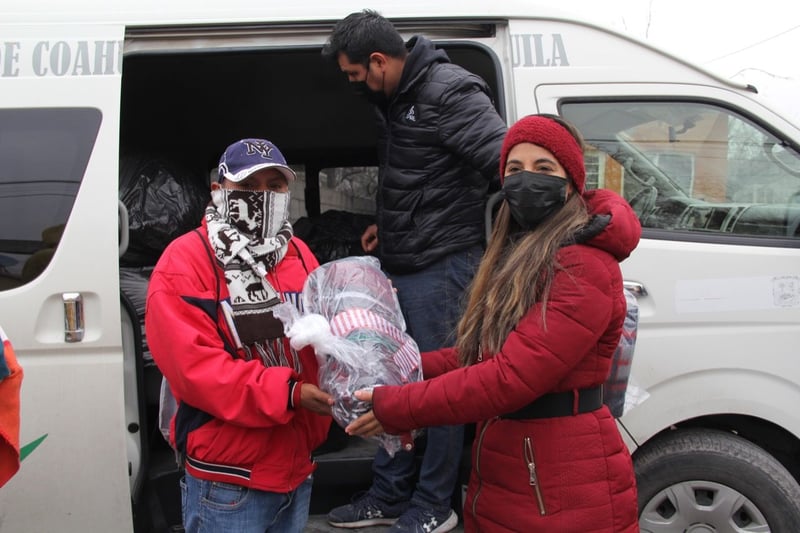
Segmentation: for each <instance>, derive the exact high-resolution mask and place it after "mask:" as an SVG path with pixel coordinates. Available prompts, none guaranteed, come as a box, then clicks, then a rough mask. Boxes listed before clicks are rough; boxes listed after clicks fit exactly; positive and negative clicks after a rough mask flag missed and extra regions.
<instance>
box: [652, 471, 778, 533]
mask: <svg viewBox="0 0 800 533" xmlns="http://www.w3.org/2000/svg"><path fill="white" fill-rule="evenodd" d="M639 528H640V529H641V531H642V533H675V532H678V531H681V532H684V533H769V531H770V529H769V525H768V524H767V520H766V519H765V518H764V515H763V514H761V511H759V510H758V508H757V507H756V506H755V505H754V504H753V502H751V501H750V500H749V499H747V498H746V497H745V496H744V495H743V494H742V493H740V492H738V491H736V490H734V489H732V488H730V487H726V486H725V485H720V484H719V483H714V482H711V481H684V482H683V483H678V484H675V485H671V486H669V487H667V488H666V489H664V490H662V491H661V492H659V493H658V494H656V495H655V496H654V497H653V498H652V499H651V500H650V501H649V502H647V505H645V507H644V509H643V510H642V514H641V516H640V517H639Z"/></svg>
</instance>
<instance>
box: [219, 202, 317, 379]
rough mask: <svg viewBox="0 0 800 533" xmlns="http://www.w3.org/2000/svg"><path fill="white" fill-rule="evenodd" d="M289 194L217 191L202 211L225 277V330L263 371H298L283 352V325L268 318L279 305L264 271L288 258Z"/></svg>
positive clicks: (294, 357)
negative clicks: (227, 298) (266, 368)
mask: <svg viewBox="0 0 800 533" xmlns="http://www.w3.org/2000/svg"><path fill="white" fill-rule="evenodd" d="M288 213H289V193H275V192H271V191H262V192H251V191H239V190H231V189H217V190H214V191H212V192H211V203H209V205H208V207H207V208H206V213H205V220H206V224H207V225H208V240H209V242H210V243H211V248H212V249H213V250H214V255H215V256H216V258H217V261H218V262H219V263H220V265H222V268H223V270H224V272H225V281H226V283H227V285H228V291H229V292H230V304H229V305H228V304H227V302H223V311H225V313H226V319H228V325H229V326H230V329H231V332H232V334H233V336H234V338H235V340H236V343H237V345H239V346H240V347H242V348H243V349H244V351H245V353H246V354H247V359H253V358H255V357H258V358H259V359H260V360H261V361H262V362H263V363H264V365H265V366H289V367H294V369H295V370H296V371H297V372H301V371H302V369H301V368H300V361H299V358H298V357H297V354H296V353H292V354H291V361H292V363H290V362H289V358H288V357H287V354H286V353H285V348H284V343H283V336H284V334H283V324H282V322H281V321H280V320H278V319H277V318H275V317H274V316H273V315H272V310H271V309H272V308H273V307H274V306H276V305H277V304H279V303H281V297H280V295H279V294H278V291H276V290H275V288H274V287H273V286H272V284H270V282H269V281H268V280H267V272H269V270H270V269H272V268H274V267H275V265H277V264H278V263H279V262H280V261H281V259H283V257H284V256H285V255H286V251H287V249H288V243H289V240H290V239H291V238H292V234H293V232H292V225H291V224H290V223H289V220H288Z"/></svg>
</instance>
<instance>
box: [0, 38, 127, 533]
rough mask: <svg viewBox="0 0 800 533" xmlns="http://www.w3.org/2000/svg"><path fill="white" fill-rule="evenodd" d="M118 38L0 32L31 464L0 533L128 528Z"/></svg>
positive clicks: (1, 181) (10, 311)
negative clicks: (4, 532)
mask: <svg viewBox="0 0 800 533" xmlns="http://www.w3.org/2000/svg"><path fill="white" fill-rule="evenodd" d="M123 34H124V28H123V27H122V26H108V25H97V24H91V25H89V24H85V25H79V24H47V25H26V24H15V25H11V24H8V25H2V24H0V36H2V39H0V94H2V95H3V97H2V99H1V100H0V161H2V165H0V325H1V326H2V327H3V329H4V330H5V332H6V334H7V335H8V336H9V338H10V339H11V342H12V344H13V345H14V347H15V350H16V353H17V355H18V358H19V362H20V364H21V366H22V367H23V370H24V379H23V382H22V397H21V422H20V426H21V429H20V444H21V445H22V446H23V447H25V449H24V453H28V455H27V456H26V457H25V458H24V460H23V461H22V464H21V468H20V470H19V472H17V474H16V475H15V476H14V477H13V478H12V479H11V480H10V481H9V483H8V484H7V485H6V486H5V487H4V488H3V490H2V491H0V517H2V525H3V530H8V531H62V532H67V531H74V532H85V531H120V530H130V528H131V525H130V524H131V511H130V490H129V485H128V459H127V454H126V441H125V422H124V417H123V413H124V410H123V358H122V348H121V334H120V312H119V309H120V296H119V277H118V251H119V237H118V227H117V220H118V208H117V205H118V201H117V187H118V185H117V173H118V168H117V167H118V144H119V143H118V137H119V118H118V117H119V101H120V80H121V59H122V53H121V52H122V50H121V48H122V39H123ZM26 445H29V446H27V447H26Z"/></svg>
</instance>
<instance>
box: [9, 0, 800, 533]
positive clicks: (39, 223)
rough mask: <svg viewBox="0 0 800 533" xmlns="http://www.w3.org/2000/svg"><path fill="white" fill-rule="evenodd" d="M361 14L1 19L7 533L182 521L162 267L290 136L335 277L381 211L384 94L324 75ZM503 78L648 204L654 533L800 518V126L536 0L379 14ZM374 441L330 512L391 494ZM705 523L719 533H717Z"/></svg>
mask: <svg viewBox="0 0 800 533" xmlns="http://www.w3.org/2000/svg"><path fill="white" fill-rule="evenodd" d="M363 7H364V5H363V4H362V3H357V2H350V1H344V0H343V1H339V2H314V3H310V2H306V1H303V0H296V1H294V2H283V3H273V2H252V1H241V0H227V1H226V2H222V3H220V2H203V1H200V2H198V1H196V0H195V1H192V2H189V1H185V0H172V1H170V2H154V1H148V0H138V1H135V2H133V1H128V0H121V1H119V2H111V3H109V2H101V1H98V0H95V1H90V0H73V1H71V2H68V3H64V2H59V1H55V0H28V1H26V2H5V3H3V5H2V7H0V95H2V98H0V324H2V327H3V329H4V330H5V331H6V332H7V334H8V335H9V337H10V338H11V340H12V342H13V343H14V346H15V348H16V351H17V354H18V357H19V360H20V363H21V365H22V366H23V367H24V369H25V380H24V382H23V386H22V412H21V441H22V444H23V445H25V444H28V443H31V442H36V441H40V442H39V444H38V447H36V448H35V449H34V450H33V451H32V452H31V453H30V454H29V455H28V456H27V457H26V458H25V459H24V461H23V462H22V465H21V469H20V471H19V472H18V473H17V475H16V476H15V477H14V478H13V479H12V480H11V481H10V482H9V483H8V484H7V485H6V486H5V487H4V488H3V489H2V490H0V526H1V527H2V530H3V531H4V532H11V533H14V532H28V531H61V532H86V531H104V532H112V531H132V530H134V531H137V532H149V531H179V530H180V525H179V524H180V495H179V491H178V486H177V479H178V477H179V476H180V472H179V471H178V469H177V468H176V465H175V462H174V459H173V456H172V454H171V450H170V449H169V447H168V446H167V445H166V443H165V442H164V440H163V439H162V437H161V435H160V433H159V431H158V427H157V419H156V416H155V415H156V413H157V406H158V384H159V382H160V376H159V374H158V369H157V368H156V367H155V366H154V365H153V364H152V360H151V359H149V358H148V354H147V348H146V343H145V339H143V337H142V331H141V318H142V317H141V313H142V304H141V301H142V300H141V298H142V295H143V292H142V291H143V290H144V288H145V287H146V283H147V275H148V272H149V269H150V268H152V265H154V264H155V260H156V259H157V257H158V254H159V253H160V251H161V249H163V246H165V245H166V242H168V241H169V239H171V238H173V237H174V236H176V235H177V234H178V233H180V232H182V231H186V230H187V229H189V228H191V227H193V226H194V225H196V224H197V223H198V221H199V214H198V213H197V209H198V205H199V206H201V208H202V205H203V204H204V203H205V201H206V196H205V195H206V194H207V190H208V179H209V177H208V172H209V169H211V168H213V167H214V166H215V164H216V161H217V158H218V157H219V154H220V153H221V152H222V151H223V150H224V147H225V146H227V145H228V144H229V143H230V142H232V141H233V140H236V139H238V138H241V137H247V136H263V137H266V138H269V139H271V140H273V141H275V142H276V144H277V145H278V146H280V147H281V150H282V151H283V153H284V154H285V155H286V156H287V159H288V160H289V161H290V162H291V163H292V164H293V165H294V166H295V167H296V168H297V169H298V171H300V173H301V175H302V176H304V180H303V181H301V182H299V183H298V184H296V185H295V186H294V190H293V194H294V197H295V199H296V200H295V201H296V204H295V208H296V211H295V216H296V218H297V220H296V228H297V231H298V233H299V234H301V235H303V236H305V237H306V238H307V240H308V241H309V243H310V244H312V245H313V246H312V248H313V249H314V250H315V252H317V253H318V255H320V258H321V259H322V260H327V259H330V258H334V257H336V256H340V255H342V254H345V255H346V254H347V253H357V248H353V246H354V242H353V240H352V237H353V235H355V234H356V233H358V231H359V228H360V227H361V225H362V224H364V223H366V222H367V221H368V220H369V219H370V217H371V215H372V209H373V205H374V204H373V203H372V202H371V198H372V196H373V194H374V192H375V186H376V183H375V172H374V166H375V164H376V156H375V127H374V124H373V122H372V115H371V110H370V108H369V106H368V104H367V103H366V102H364V101H362V100H360V99H359V98H358V97H356V96H355V95H353V94H352V91H351V90H350V89H349V88H348V86H347V83H346V80H345V78H344V77H343V76H341V74H340V73H338V72H337V71H336V69H334V68H332V67H331V66H330V65H327V64H326V63H324V62H323V60H322V59H321V56H320V51H321V48H322V45H323V44H324V42H325V40H326V39H327V37H328V35H329V33H330V31H331V28H332V26H333V24H334V22H335V21H336V20H339V19H341V18H343V17H344V16H345V15H347V14H348V13H350V12H353V11H358V10H360V9H361V8H363ZM370 7H372V8H374V9H376V10H378V11H379V12H381V13H382V14H383V15H385V16H386V17H388V18H390V19H391V20H392V21H394V22H395V23H396V24H397V27H398V28H399V29H400V30H401V32H402V33H403V35H404V36H406V37H410V36H411V35H413V34H417V33H419V34H424V35H426V36H428V37H430V38H431V39H432V40H433V41H434V42H435V43H436V44H437V45H438V46H439V47H441V48H443V49H444V50H445V51H446V52H447V53H448V54H449V56H450V58H451V59H452V60H453V61H454V62H456V63H459V64H461V65H463V66H464V67H465V68H467V69H469V70H471V71H473V72H475V73H477V74H479V75H481V76H482V77H483V78H484V79H486V81H487V82H488V83H489V85H490V86H491V88H492V90H493V91H494V94H495V97H496V104H497V109H498V110H499V112H500V113H501V114H502V115H503V116H504V117H505V119H506V121H507V122H508V123H509V124H511V123H513V122H514V121H515V120H516V119H518V118H519V117H522V116H524V115H526V114H529V113H537V112H546V113H557V114H560V115H562V116H564V117H566V118H567V119H569V120H571V121H572V122H574V123H575V124H576V125H577V126H578V127H579V128H580V130H581V131H582V132H583V134H584V135H585V137H586V139H587V141H588V143H589V144H590V146H591V148H590V150H589V151H588V153H587V155H586V161H587V167H588V169H589V177H588V179H587V186H588V187H605V188H609V189H613V190H615V191H618V192H620V193H621V194H623V195H624V196H625V197H626V198H627V199H628V200H629V202H630V203H631V204H632V206H633V207H634V209H635V210H636V212H637V213H638V215H639V217H640V219H641V221H642V225H643V228H644V229H643V238H642V241H641V243H640V245H639V247H638V249H637V250H636V251H635V252H634V254H633V255H632V256H631V257H630V258H629V259H628V260H627V261H625V262H624V263H623V265H622V267H623V271H624V274H625V279H626V280H627V285H628V287H629V288H631V289H632V290H634V291H635V292H636V294H637V296H638V302H639V306H640V312H641V320H640V324H639V334H638V342H637V345H636V356H635V358H634V364H633V371H632V373H633V376H634V379H635V380H636V383H637V384H638V385H639V386H641V387H642V388H644V389H645V390H646V391H647V392H648V393H649V395H650V396H649V397H648V398H647V399H646V400H645V401H644V402H643V403H641V404H640V405H638V406H636V407H634V408H633V409H631V410H630V411H629V412H627V413H626V414H625V415H624V416H623V417H622V418H621V419H620V422H619V423H620V428H621V430H622V431H623V434H624V436H625V438H626V441H627V443H628V445H629V446H630V449H631V451H632V453H633V458H634V462H635V464H636V469H637V479H638V487H639V495H640V508H641V515H640V516H641V520H640V523H641V527H642V530H643V531H651V532H656V531H662V532H663V531H684V530H692V531H699V530H702V531H712V530H713V531H730V530H733V529H735V530H737V531H796V530H798V527H800V526H799V525H798V524H800V487H799V486H798V480H799V479H800V410H798V409H796V408H797V407H798V405H800V365H799V364H798V363H797V355H798V346H800V153H798V149H799V148H800V130H799V129H798V127H797V126H795V125H793V124H790V123H789V122H787V121H786V120H785V119H784V118H783V117H782V116H780V115H779V114H777V113H776V112H774V111H773V110H771V109H770V108H769V106H767V105H766V104H765V103H764V102H763V101H762V100H761V99H760V98H759V95H758V94H757V91H756V89H755V88H753V87H744V86H739V85H735V84H733V83H731V82H729V81H725V80H722V79H719V78H716V77H714V76H712V75H711V74H709V73H707V72H704V71H702V70H699V69H698V68H696V67H694V66H692V65H689V64H687V63H686V62H684V61H682V60H680V59H677V58H675V57H671V56H669V55H667V54H665V53H663V52H661V51H659V50H656V49H654V48H652V47H650V46H648V45H646V44H644V43H641V42H638V41H636V40H634V39H631V38H629V37H627V36H624V35H620V34H617V33H614V32H611V31H609V30H607V29H603V28H600V27H597V26H595V25H592V24H588V23H584V22H581V21H579V20H577V19H575V18H574V17H572V16H571V15H564V14H559V13H553V12H551V11H550V10H549V9H547V8H535V7H532V6H531V5H529V3H527V2H519V3H517V2H511V1H504V2H472V1H468V0H462V1H460V2H457V3H455V2H454V3H452V4H449V3H445V2H430V1H428V2H417V1H403V2H393V3H387V4H385V5H383V4H379V3H378V2H375V3H373V5H371V6H370ZM366 443H367V441H363V440H360V441H359V440H352V439H344V438H343V437H342V436H341V435H338V436H337V435H335V433H332V436H331V442H329V443H328V445H327V446H326V447H325V448H324V449H322V450H320V451H319V453H318V456H317V460H318V462H319V465H320V467H319V469H318V471H317V474H316V476H315V491H314V501H313V503H312V512H313V513H324V512H326V511H327V510H328V509H329V508H331V507H333V506H334V505H338V504H340V503H342V502H346V501H347V500H349V497H350V495H351V494H352V493H353V492H354V491H355V490H357V489H359V488H364V487H365V486H367V485H368V484H369V475H370V470H369V466H370V462H371V453H372V451H373V450H372V448H370V446H368V445H367V444H366ZM466 460H468V456H467V457H466ZM692 528H694V529H692Z"/></svg>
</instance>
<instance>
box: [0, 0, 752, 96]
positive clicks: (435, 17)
mask: <svg viewBox="0 0 800 533" xmlns="http://www.w3.org/2000/svg"><path fill="white" fill-rule="evenodd" d="M539 1H540V0H539ZM364 8H365V6H364V3H363V0H356V1H354V0H339V1H337V2H325V1H320V0H291V1H285V2H280V3H278V2H257V1H254V0H225V1H224V2H219V1H216V0H166V1H165V0H118V1H114V2H109V1H108V0H71V1H69V2H64V1H63V0H26V1H25V2H5V3H2V4H0V27H2V26H3V25H6V24H8V25H17V24H20V25H22V24H48V25H49V24H86V25H98V24H112V25H114V24H119V25H124V26H125V28H126V30H127V33H128V34H129V35H130V34H137V35H139V36H141V35H142V34H141V33H139V32H140V31H144V32H153V31H156V32H158V31H159V30H167V31H171V30H173V29H181V30H182V31H183V30H186V29H191V27H193V26H196V27H215V28H217V29H219V28H220V27H221V26H222V27H232V26H240V27H244V26H249V25H252V26H253V28H261V27H262V26H264V25H265V24H266V25H269V26H275V25H283V24H286V25H290V26H302V27H303V29H304V30H305V31H308V30H309V29H310V30H311V31H313V32H323V33H327V32H328V31H330V28H331V27H332V25H333V24H334V23H335V22H336V21H338V20H340V19H342V18H344V17H345V16H347V15H348V14H350V13H353V12H356V11H360V10H362V9H364ZM369 8H370V9H374V10H376V11H378V12H379V13H380V14H382V15H383V16H385V17H386V18H388V19H390V20H392V21H394V22H395V23H399V27H400V28H401V32H402V31H406V32H409V31H412V32H414V33H417V30H420V29H421V28H422V27H423V26H427V25H428V24H430V23H431V22H435V21H441V25H440V29H441V28H446V27H448V24H451V23H459V22H461V23H470V22H473V23H477V24H481V23H492V22H494V21H503V20H508V19H529V20H530V19H536V20H550V21H568V22H571V23H577V24H580V25H584V26H590V27H594V28H595V29H598V30H600V31H603V32H606V33H608V34H614V35H616V36H618V37H620V38H622V39H624V40H628V41H632V42H636V43H638V44H639V45H640V46H642V47H643V48H646V49H649V50H650V51H651V52H655V53H656V54H658V55H661V56H663V57H669V58H671V59H672V60H677V61H678V62H679V63H682V64H683V65H684V66H685V67H689V68H690V69H692V70H693V71H694V72H695V73H697V74H701V75H704V76H709V77H711V78H713V79H715V80H716V81H717V82H718V83H722V84H725V85H727V86H729V87H735V88H736V89H740V90H741V89H749V90H753V88H752V87H749V86H747V85H743V84H740V83H737V82H734V81H732V80H730V79H726V78H723V77H721V76H720V75H719V74H717V73H714V72H711V71H709V70H707V69H705V68H703V67H701V66H699V65H696V64H694V63H692V62H691V61H688V60H687V59H686V58H682V57H678V56H675V55H674V54H671V53H669V52H668V51H666V50H663V49H660V48H657V47H655V46H653V45H652V44H650V43H648V42H646V41H643V40H641V39H638V38H636V37H633V36H631V35H628V34H623V33H620V32H618V31H616V30H613V29H611V28H608V27H606V26H603V25H602V24H600V23H598V22H597V21H593V20H591V19H588V18H586V17H584V16H583V15H581V14H580V13H576V12H570V11H565V10H562V9H558V8H553V7H551V6H549V5H546V4H541V3H538V2H536V0H534V2H531V1H530V0H527V1H526V0H502V1H499V2H497V1H496V2H487V1H486V0H458V1H455V0H441V1H439V2H434V1H431V0H403V1H397V0H393V1H385V0H384V1H381V0H373V2H371V3H370V6H369ZM256 31H260V30H256ZM173 37H174V36H173ZM126 49H128V50H130V49H129V48H128V45H126Z"/></svg>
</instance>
